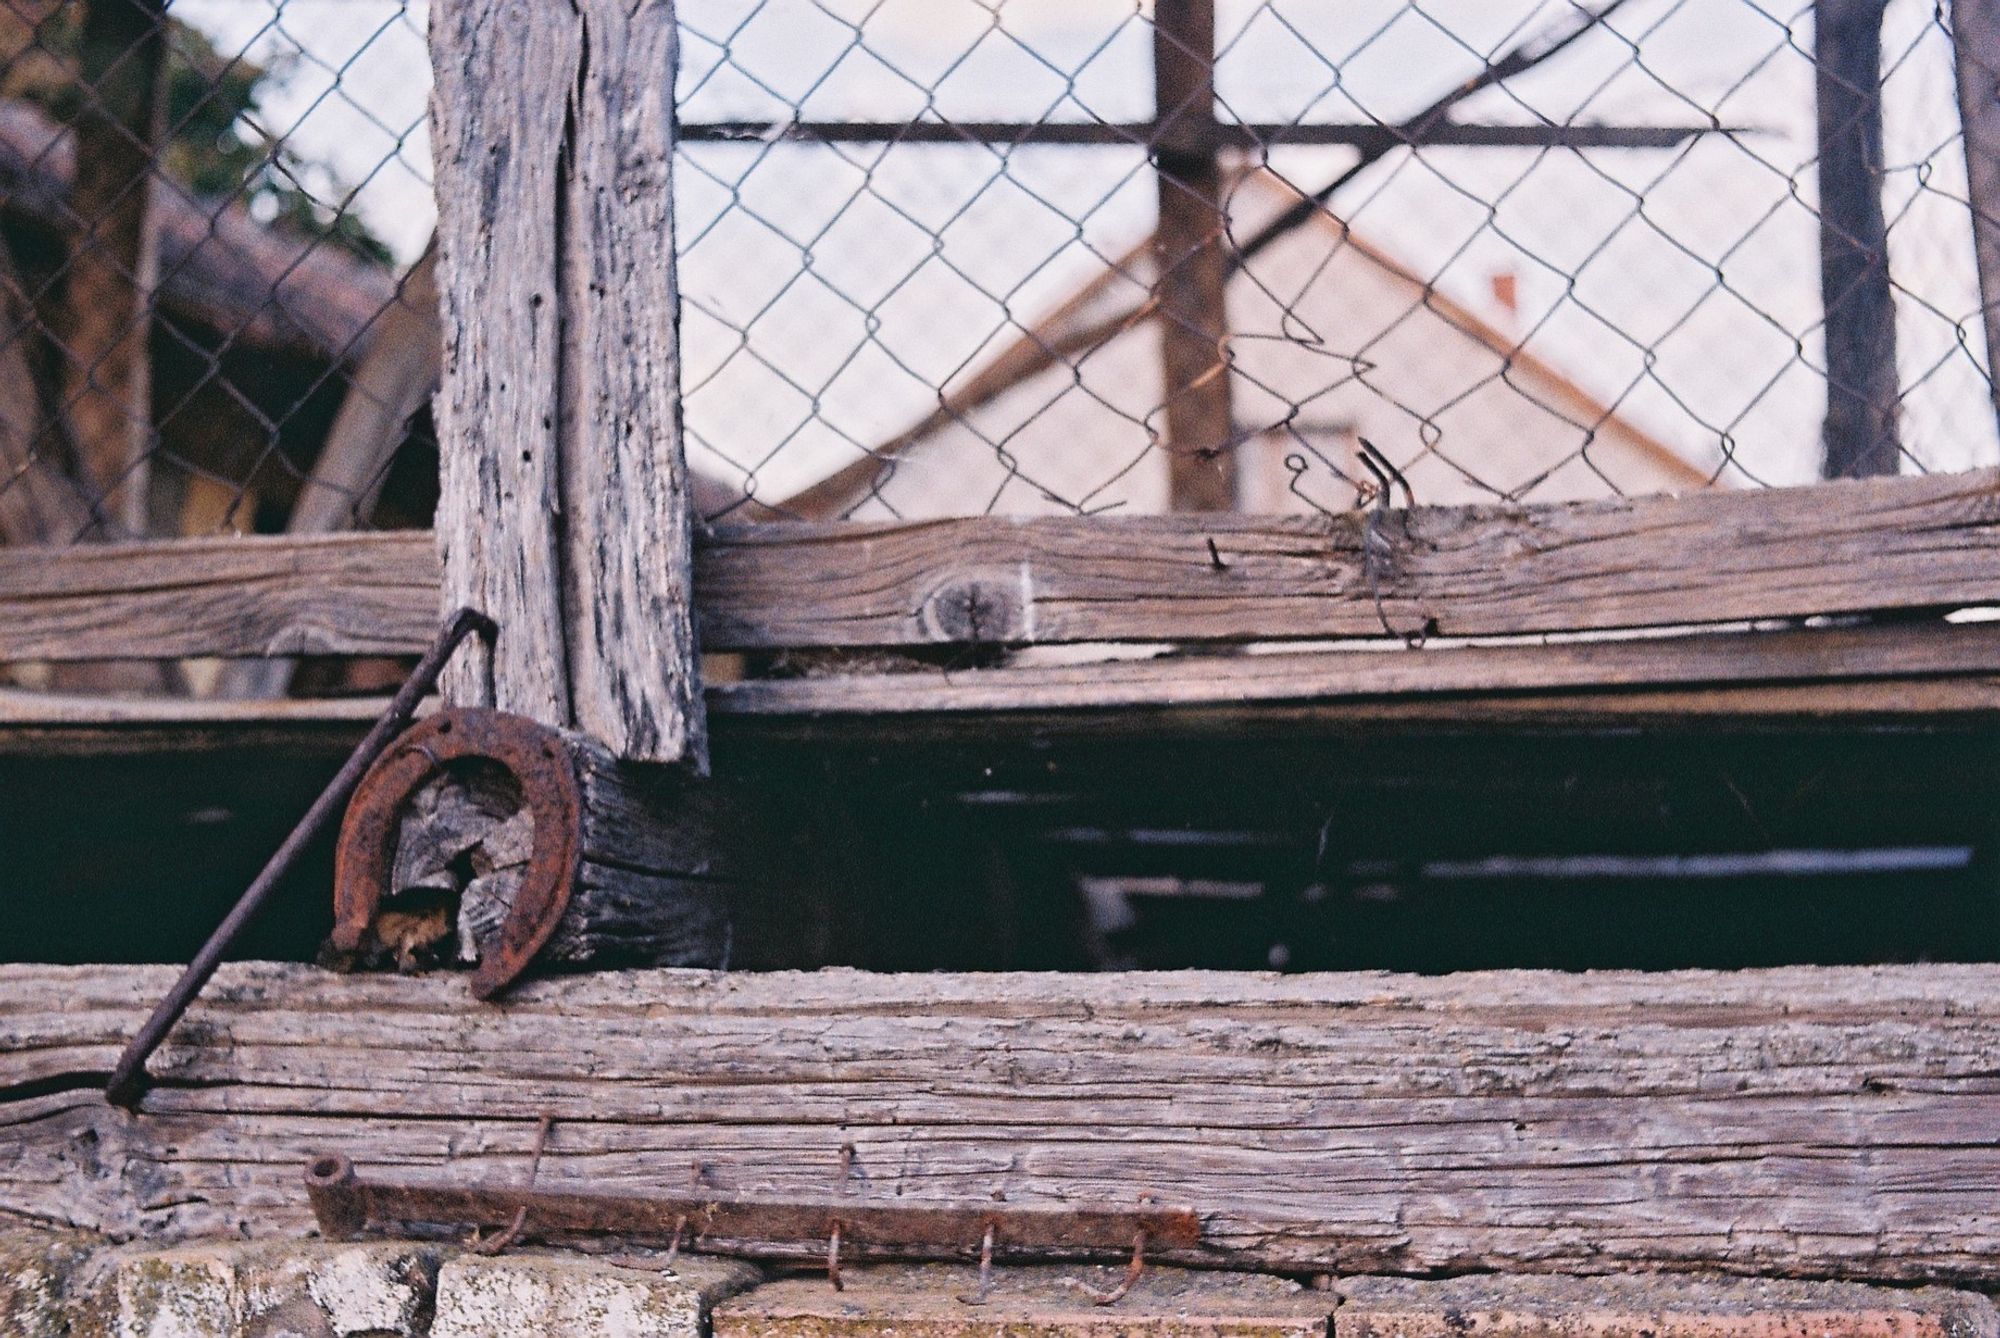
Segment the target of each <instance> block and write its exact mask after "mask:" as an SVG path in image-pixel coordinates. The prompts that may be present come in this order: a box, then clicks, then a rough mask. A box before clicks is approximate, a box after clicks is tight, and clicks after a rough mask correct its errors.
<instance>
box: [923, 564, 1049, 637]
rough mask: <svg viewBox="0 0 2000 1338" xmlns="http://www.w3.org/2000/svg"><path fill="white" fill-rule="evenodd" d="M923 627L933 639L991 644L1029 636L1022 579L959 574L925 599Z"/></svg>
mask: <svg viewBox="0 0 2000 1338" xmlns="http://www.w3.org/2000/svg"><path fill="white" fill-rule="evenodd" d="M922 621H923V627H924V631H925V633H926V634H927V635H928V636H929V637H930V638H931V639H932V640H933V641H955V642H964V643H968V644H974V645H977V644H990V643H993V642H1000V641H1019V640H1022V639H1023V638H1024V637H1025V636H1026V635H1027V625H1028V618H1027V609H1026V608H1025V607H1024V601H1023V599H1022V594H1021V588H1020V584H1019V582H1018V581H1016V580H1014V579H1012V578H1011V577H1008V576H995V575H978V576H960V577H955V578H953V579H951V580H949V581H947V582H945V583H944V584H943V585H941V586H939V587H938V588H937V589H936V590H934V591H932V592H931V595H930V598H928V599H926V600H925V601H924V607H923V615H922Z"/></svg>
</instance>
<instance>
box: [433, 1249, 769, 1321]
mask: <svg viewBox="0 0 2000 1338" xmlns="http://www.w3.org/2000/svg"><path fill="white" fill-rule="evenodd" d="M758 1276H759V1274H758V1272H757V1270H756V1269H754V1268H752V1267H751V1266H749V1265H748V1264H742V1263H737V1262H734V1261H729V1260H717V1259H690V1258H687V1257H683V1258H681V1259H680V1260H678V1261H677V1262H676V1263H675V1264H674V1266H673V1267H671V1268H667V1267H663V1266H661V1265H660V1264H659V1263H658V1262H657V1260H655V1261H653V1262H650V1263H647V1262H645V1261H643V1260H631V1261H627V1262H626V1263H624V1264H622V1265H621V1264H620V1263H618V1262H614V1261H611V1260H607V1259H601V1258H593V1257H590V1256H580V1255H557V1254H543V1253H535V1252H529V1251H523V1252H520V1253H513V1254H506V1255H502V1256H500V1257H498V1258H494V1259H485V1258H481V1257H479V1256H477V1255H464V1256H461V1257H459V1258H457V1259H454V1260H452V1261H451V1262H450V1263H448V1264H446V1265H445V1266H444V1268H443V1269H442V1270H441V1271H440V1272H439V1274H438V1294H437V1318H436V1321H435V1323H434V1324H433V1326H432V1328H431V1338H596V1335H600V1334H605V1335H616V1338H704V1326H703V1320H704V1318H705V1313H706V1311H707V1309H708V1307H709V1306H710V1305H711V1304H713V1303H714V1302H715V1300H716V1299H717V1298H719V1297H722V1296H726V1295H728V1294H729V1293H731V1292H734V1291H736V1290H737V1289H739V1288H741V1287H744V1286H747V1285H749V1284H750V1283H751V1282H753V1281H755V1280H756V1278H757V1277H758Z"/></svg>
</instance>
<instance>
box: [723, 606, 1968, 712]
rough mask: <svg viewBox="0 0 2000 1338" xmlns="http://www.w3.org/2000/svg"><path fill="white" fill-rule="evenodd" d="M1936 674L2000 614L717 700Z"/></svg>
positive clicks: (871, 682) (1242, 697)
mask: <svg viewBox="0 0 2000 1338" xmlns="http://www.w3.org/2000/svg"><path fill="white" fill-rule="evenodd" d="M1932 674H1937V675H1982V676H1986V675H2000V624H1993V623H1979V624H1972V625H1968V626H1953V625H1950V624H1945V623H1937V624H1932V625H1902V626H1890V627H1847V628H1827V629H1817V630H1803V631H1781V632H1729V633H1712V634H1706V635H1704V634H1693V635H1686V636H1667V637H1635V638H1629V639H1620V640H1615V641H1567V642H1544V643H1538V644H1533V645H1512V646H1463V647H1446V648H1439V649H1435V650H1406V649H1396V650H1375V651H1371V650H1361V649H1347V650H1326V651H1315V652H1288V653H1283V654H1258V655H1242V656H1208V655H1204V656H1196V655H1167V656H1161V657H1159V658H1155V659H1145V660H1111V661H1098V662H1093V663H1089V664H1065V665H1045V666H1034V667H1024V668H1016V669H1004V668H1003V669H983V670H980V669H975V670H959V671H951V670H935V671H927V670H915V671H911V672H907V673H896V674H880V673H877V674H846V675H837V676H830V677H824V678H803V679H748V680H744V681H741V682H736V683H720V684H717V685H715V686H714V687H713V688H712V689H711V690H710V692H711V700H712V705H711V708H710V709H712V710H715V711H717V712H722V713H727V714H731V715H799V716H815V717H823V716H828V715H855V716H899V715H900V716H921V715H943V714H973V713H978V714H985V713H990V712H1011V711H1040V712H1050V711H1118V710H1125V709H1133V708H1136V709H1141V710H1151V709H1158V708H1169V707H1198V708H1212V707H1227V706H1254V705H1257V704H1262V703H1270V704H1282V703H1306V702H1321V701H1339V700H1352V699H1355V698H1363V697H1414V696H1428V695H1438V694H1474V693H1476V694H1499V693H1508V692H1525V691H1542V692H1559V691H1562V690H1564V689H1580V690H1585V691H1604V690H1606V689H1619V688H1658V687H1674V686H1692V685H1697V684H1718V683H1759V682H1762V683H1777V682H1786V681H1794V682H1800V681H1805V682H1849V681H1855V680H1862V679H1870V678H1893V677H1905V676H1916V675H1932Z"/></svg>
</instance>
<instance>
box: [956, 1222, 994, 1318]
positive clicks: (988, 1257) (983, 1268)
mask: <svg viewBox="0 0 2000 1338" xmlns="http://www.w3.org/2000/svg"><path fill="white" fill-rule="evenodd" d="M998 1230H999V1224H998V1223H997V1222H988V1223H987V1224H986V1235H985V1236H984V1237H983V1238H982V1239H981V1240H980V1242H979V1286H978V1288H977V1290H975V1291H974V1292H973V1294H972V1295H970V1296H966V1295H963V1294H961V1295H960V1296H959V1298H958V1300H959V1304H960V1305H985V1304H986V1302H987V1300H988V1298H990V1297H991V1296H992V1295H993V1237H994V1234H995V1232H996V1231H998Z"/></svg>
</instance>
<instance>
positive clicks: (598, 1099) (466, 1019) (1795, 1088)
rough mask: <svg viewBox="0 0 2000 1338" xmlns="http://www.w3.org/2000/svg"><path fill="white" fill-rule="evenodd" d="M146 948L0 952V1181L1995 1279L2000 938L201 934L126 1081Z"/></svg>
mask: <svg viewBox="0 0 2000 1338" xmlns="http://www.w3.org/2000/svg"><path fill="white" fill-rule="evenodd" d="M171 974H172V973H171V971H170V970H169V969H167V968H131V967H104V966H91V967H78V968H64V967H30V966H12V967H5V968H0V1210H4V1211H7V1212H12V1213H17V1214H21V1215H24V1216H26V1217H29V1218H31V1219H35V1220H40V1221H45V1222H56V1223H66V1224H71V1225H77V1226H85V1227H90V1228H93V1229H100V1230H105V1231H109V1232H111V1233H113V1234H117V1235H139V1234H144V1235H152V1236H157V1237H163V1238H165V1237H177V1236H188V1235H208V1234H221V1235H235V1234H238V1233H243V1234H248V1235H252V1236H258V1235H284V1234H291V1233H297V1232H300V1231H303V1230H305V1229H306V1227H307V1223H308V1221H309V1217H308V1214H307V1212H306V1207H305V1201H304V1196H303V1194H302V1193H301V1192H300V1190H299V1186H298V1174H299V1168H300V1165H301V1163H302V1162H303V1161H304V1159H305V1158H306V1156H307V1155H308V1154H309V1153H313V1152H323V1151H328V1150H342V1151H346V1152H348V1153H350V1154H351V1155H353V1156H355V1157H356V1159H357V1160H358V1161H359V1162H360V1163H361V1164H362V1165H363V1167H364V1168H367V1167H375V1168H379V1169H382V1170H392V1171H396V1172H423V1173H426V1174H434V1175H442V1176H467V1177H473V1176H481V1177H489V1178H492V1179H495V1180H499V1181H502V1182H504V1183H515V1182H516V1181H517V1180H518V1177H519V1175H520V1173H521V1170H522V1166H523V1163H524V1158H525V1153H526V1150H527V1148H528V1146H529V1144H530V1142H531V1140H532V1137H533V1130H534V1126H535V1123H536V1121H537V1120H538V1118H539V1117H540V1115H541V1114H542V1113H544V1112H546V1113H549V1114H551V1115H553V1116H554V1117H555V1121H556V1123H555V1125H554V1132H553V1134H552V1136H551V1138H550V1141H549V1146H548V1154H547V1157H546V1159H545V1160H544V1162H543V1165H542V1170H541V1175H542V1178H543V1179H544V1180H545V1181H549V1182H551V1183H561V1182H563V1181H569V1180H574V1179H576V1178H579V1177H583V1176H591V1177H596V1178H598V1179H599V1180H601V1181H602V1182H603V1183H606V1184H610V1185H616V1186H623V1187H630V1188H644V1187H646V1186H656V1185H661V1184H667V1183H673V1184H676V1185H684V1184H685V1183H686V1180H687V1177H688V1174H689V1167H690V1164H691V1162H694V1161H698V1162H699V1163H700V1164H701V1165H702V1166H703V1167H704V1168H705V1178H706V1180H707V1182H708V1183H711V1184H714V1185H717V1186H719V1187H722V1188H750V1187H758V1188H775V1189H794V1190H801V1191H808V1192H811V1193H814V1194H820V1193H824V1192H825V1190H826V1189H827V1187H828V1185H829V1183H830V1181H831V1178H832V1176H833V1175H834V1173H835V1167H836V1166H837V1164H838V1160H839V1153H840V1148H841V1146H842V1145H843V1144H844V1143H851V1144H852V1145H853V1146H854V1148H855V1168H856V1181H855V1191H854V1192H856V1193H862V1194H876V1195H884V1196H888V1195H900V1196H902V1197H904V1198H906V1199H913V1200H919V1201H920V1200H924V1199H941V1198H968V1197H971V1198H981V1197H985V1196H986V1195H988V1194H990V1193H992V1192H993V1191H995V1190H1000V1191H1004V1192H1005V1193H1006V1194H1007V1196H1008V1199H1009V1201H1010V1202H1022V1203H1026V1202H1039V1201H1047V1200H1052V1199H1069V1200H1089V1201H1095V1200H1116V1201H1120V1202H1128V1201H1130V1199H1131V1197H1132V1196H1134V1195H1136V1194H1139V1193H1142V1192H1144V1193H1152V1194H1156V1195H1159V1196H1160V1197H1162V1198H1163V1199H1165V1200H1167V1201H1170V1202H1186V1203H1189V1204H1191V1205H1193V1206H1194V1207H1196V1208H1197V1209H1198V1210H1200V1212H1201V1213H1202V1214H1203V1217H1204V1221H1205V1226H1206V1233H1207V1235H1206V1241H1205V1243H1204V1246H1203V1247H1202V1248H1201V1249H1200V1250H1199V1251H1197V1252H1195V1254H1194V1255H1193V1257H1192V1258H1191V1260H1190V1261H1192V1262H1202V1263H1211V1264H1230V1265H1237V1266H1251V1267H1260V1268H1271V1269H1282V1270H1297V1271H1314V1272H1318V1271H1325V1272H1337V1273H1351V1272H1414V1271H1424V1272H1429V1271H1476V1270H1486V1269H1522V1270H1528V1271H1546V1272H1583V1273H1615V1272H1623V1271H1628V1270H1644V1269H1651V1268H1669V1269H1698V1270H1721V1271H1725V1272H1735V1273H1761V1274H1769V1275H1774V1276H1834V1277H1850V1278H1856V1279H1879V1280H1886V1281H1943V1280H1950V1281H1959V1282H1968V1283H1976V1284H1990V1283H1992V1282H1993V1281H1995V1280H1996V1279H2000V1262H1996V1261H2000V1201H1996V1200H1995V1198H1994V1196H1993V1194H1992V1186H1993V1185H1994V1183H1995V1182H1996V1177H2000V1145H1996V1144H1995V1142H1994V1139H1993V1130H1994V1129H1995V1128H1996V1127H2000V1081H1996V1079H1995V1078H1994V1076H1993V1056H1994V1055H1995V1054H1996V1053H2000V968H1996V967H1990V966H1942V965H1925V966H1919V967H1910V968H1893V967H1884V968H1830V969H1787V970H1777V971H1760V972H1742V973H1734V974H1711V973H1674V974H1663V975H1645V974H1625V973H1598V974H1590V975H1581V976H1575V975H1557V974H1547V973H1496V974H1477V975H1465V976H1455V977H1445V978H1417V977H1403V976H1388V975H1347V976H1301V977H1287V978H1279V977H1270V976H1262V975H1229V974H1193V973H1169V974H1157V975H1143V976H1120V975H1107V976H1092V977H1077V976H1063V975H980V976H954V975H923V976H867V975H861V974H857V973H852V972H838V971H834V972H822V973H816V974H805V975H800V974H776V975H724V976H717V975H709V974H701V973H681V972H668V973H628V974H624V975H597V976H590V977H584V978H572V979H565V980H544V981H539V982H534V983H532V984H530V985H528V986H527V987H526V988H525V989H524V990H522V991H521V992H520V993H519V994H517V995H515V996H512V997H510V999H509V1000H508V1002H506V1003H505V1004H503V1005H501V1006H498V1007H493V1006H482V1005H477V1004H474V1003H472V1002H471V1001H470V999H469V998H468V996H467V994H466V991H465V989H464V982H463V980H462V979H458V978H452V977H444V978H395V977H381V976H370V977H333V976H328V975H324V974H321V973H318V972H316V971H313V970H310V969H308V968H304V967H296V966H272V965H237V966H231V967H228V968H225V969H224V971H223V972H222V974H221V975H220V976H219V977H218V979H217V981H216V984H215V986H214V987H212V988H211V990H210V991H209V993H208V994H206V995H205V996H204V997H203V999H202V1000H201V1002H200V1003H199V1004H197V1006H196V1007H195V1009H194V1011H193V1012H192V1013H191V1014H190V1016H189V1018H188V1021H187V1023H186V1024H185V1025H184V1026H183V1027H182V1028H180V1029H179V1030H177V1032H176V1033H175V1035H174V1036H173V1038H171V1039H170V1041H169V1043H168V1044H167V1046H166V1047H165V1048H164V1049H163V1050H162V1051H161V1053H160V1055H159V1056H158V1058H157V1059H156V1061H155V1064H154V1072H155V1074H156V1075H158V1076H159V1077H160V1078H161V1079H162V1080H163V1081H164V1085H163V1086H161V1087H159V1088H157V1089H156V1090H155V1091H154V1092H153V1093H152V1094H151V1095H149V1096H148V1098H147V1102H146V1106H145V1110H144V1113H142V1114H141V1115H139V1116H138V1117H136V1118H134V1117H131V1116H127V1115H125V1114H123V1113H120V1112H117V1111H114V1110H112V1109H110V1108H109V1107H107V1106H105V1105H104V1103H103V1101H102V1100H101V1098H100V1097H99V1095H98V1094H97V1093H96V1092H95V1091H94V1090H88V1089H85V1088H81V1087H79V1088H76V1089H74V1090H59V1089H60V1088H61V1086H62V1083H61V1078H62V1075H65V1074H70V1073H75V1072H78V1071H91V1070H103V1069H105V1068H107V1067H108V1066H109V1065H110V1063H111V1061H112V1059H113V1057H114V1056H115V1055H116V1053H117V1050H118V1047H119V1045H120V1044H121V1043H122V1041H123V1040H124V1038H125V1037H126V1036H127V1035H128V1034H129V1033H130V1031H131V1029H132V1028H133V1027H134V1026H135V1025H137V1023H138V1022H139V1020H140V1018H141V1017H142V1016H143V1014H144V1012H145V1010H146V1008H147V1007H148V1006H149V1005H150V1004H151V1002H152V1001H153V999H154V998H156V997H157V996H158V994H159V993H160V992H161V991H162V990H163V989H164V988H165V986H166V985H167V983H168V982H169V980H170V978H171Z"/></svg>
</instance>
